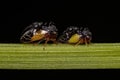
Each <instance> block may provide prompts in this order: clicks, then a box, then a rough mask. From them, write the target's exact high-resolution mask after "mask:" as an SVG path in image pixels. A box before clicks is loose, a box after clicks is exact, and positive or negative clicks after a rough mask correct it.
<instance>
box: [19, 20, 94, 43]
mask: <svg viewBox="0 0 120 80" xmlns="http://www.w3.org/2000/svg"><path fill="white" fill-rule="evenodd" d="M43 40H44V41H45V44H44V45H46V44H47V43H48V41H53V42H54V43H56V44H57V43H69V44H73V43H74V44H76V45H79V44H90V43H91V40H92V33H91V32H90V31H89V29H88V28H83V29H81V28H78V27H74V26H70V27H68V28H67V29H66V30H64V31H63V33H62V34H61V35H60V36H59V37H58V29H57V28H56V26H55V24H54V23H53V22H49V23H48V22H45V23H43V22H35V23H33V24H31V25H29V26H28V27H26V28H25V30H24V31H23V33H22V36H21V38H20V41H21V42H22V43H40V42H42V41H43Z"/></svg>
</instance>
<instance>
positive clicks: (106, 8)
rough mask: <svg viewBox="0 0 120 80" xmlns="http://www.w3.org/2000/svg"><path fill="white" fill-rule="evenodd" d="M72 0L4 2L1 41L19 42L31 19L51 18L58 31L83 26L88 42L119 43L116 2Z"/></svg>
mask: <svg viewBox="0 0 120 80" xmlns="http://www.w3.org/2000/svg"><path fill="white" fill-rule="evenodd" d="M112 5H113V3H112V4H109V3H102V4H101V3H93V4H91V3H89V2H88V3H86V2H75V1H73V2H72V1H69V2H65V1H39V2H35V1H33V2H13V3H12V2H10V3H9V2H7V3H6V2H4V4H3V5H2V6H1V8H2V9H1V15H0V16H1V18H0V19H1V26H0V28H1V29H0V30H1V31H0V42H1V43H19V38H20V36H21V33H22V31H23V29H24V28H25V27H27V26H28V25H30V24H32V23H33V22H35V21H54V22H55V23H56V26H57V28H58V30H59V34H60V33H62V31H63V30H64V29H66V27H69V26H87V27H88V28H89V29H90V30H91V32H92V34H93V40H92V42H97V43H101V42H105V43H107V42H120V37H119V33H120V31H119V26H120V15H119V9H118V8H119V5H117V4H116V3H115V4H114V5H113V6H112Z"/></svg>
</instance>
